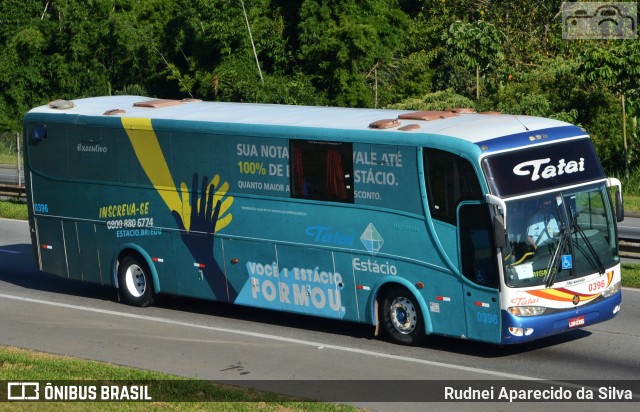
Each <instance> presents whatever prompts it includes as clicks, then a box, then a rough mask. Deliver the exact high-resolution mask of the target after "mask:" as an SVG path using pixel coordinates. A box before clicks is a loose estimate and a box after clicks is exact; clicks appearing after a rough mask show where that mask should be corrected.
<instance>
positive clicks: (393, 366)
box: [0, 220, 640, 412]
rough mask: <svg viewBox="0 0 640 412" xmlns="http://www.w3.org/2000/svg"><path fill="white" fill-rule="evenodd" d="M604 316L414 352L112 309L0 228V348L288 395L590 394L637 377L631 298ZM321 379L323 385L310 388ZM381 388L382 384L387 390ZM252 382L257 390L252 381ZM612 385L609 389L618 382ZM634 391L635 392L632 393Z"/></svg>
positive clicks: (228, 317)
mask: <svg viewBox="0 0 640 412" xmlns="http://www.w3.org/2000/svg"><path fill="white" fill-rule="evenodd" d="M623 295H624V297H623V310H622V312H621V313H620V315H619V316H617V317H616V318H615V319H614V320H612V321H609V322H606V323H603V324H598V325H594V326H591V327H587V328H585V329H582V330H576V331H574V332H571V333H568V334H564V335H561V336H556V337H552V338H547V339H543V340H541V341H538V342H534V343H529V344H525V345H521V346H515V347H498V346H493V345H485V344H480V343H474V342H469V341H463V340H457V339H450V338H444V337H433V338H432V339H430V340H429V341H428V342H427V343H426V344H424V345H423V346H421V347H404V346H399V345H395V344H392V343H389V342H386V341H384V340H381V339H379V338H375V337H374V336H373V329H372V328H371V327H368V326H362V325H358V324H351V323H343V322H336V321H331V320H323V319H315V318H309V317H304V316H297V315H287V314H282V313H276V312H267V311H259V310H255V309H250V308H242V307H233V306H229V305H223V304H215V303H211V302H203V301H199V300H193V299H179V298H171V299H166V300H165V301H164V302H162V303H161V304H159V305H157V306H154V307H150V308H143V309H141V308H134V307H130V306H126V305H123V304H120V303H118V302H117V298H116V293H115V291H114V290H112V289H110V288H106V287H102V286H98V285H86V284H82V283H79V282H76V281H69V280H66V279H63V278H59V277H56V276H52V275H48V274H45V273H42V272H39V271H37V270H36V269H35V265H34V263H33V259H32V255H31V249H30V245H29V238H28V226H27V224H26V223H25V222H18V221H11V220H0V314H1V316H0V344H1V345H12V346H17V347H23V348H29V349H35V350H39V351H45V352H50V353H56V354H64V355H69V356H74V357H81V358H86V359H94V360H99V361H106V362H111V363H115V364H122V365H127V366H132V367H136V368H142V369H149V370H159V371H163V372H167V373H171V374H175V375H180V376H188V377H197V378H200V379H206V380H234V381H235V380H242V381H246V382H247V384H250V385H252V386H260V385H259V383H260V382H262V383H265V385H266V383H270V385H272V386H268V387H270V388H273V384H274V381H275V385H276V386H279V387H281V388H282V391H280V392H282V393H288V389H287V388H288V387H289V386H295V385H291V382H301V381H309V382H306V384H308V385H311V386H314V387H315V388H316V389H317V392H318V393H321V392H323V391H327V390H329V389H328V387H329V386H328V384H327V382H331V380H344V379H346V380H354V381H356V382H360V381H361V380H363V379H364V380H370V381H373V382H372V383H371V385H369V383H370V382H367V386H369V387H374V388H378V387H379V388H380V391H381V392H384V391H389V390H390V388H392V385H393V382H394V381H395V382H398V386H401V385H402V381H403V380H406V379H422V380H430V379H434V380H449V379H451V380H469V381H475V380H499V381H502V382H510V381H514V380H517V379H526V378H535V379H548V380H553V381H556V382H559V384H561V383H562V382H566V381H572V380H597V381H596V382H595V386H597V387H599V386H604V385H607V386H609V385H613V386H615V385H616V384H617V383H616V381H620V380H634V381H635V383H636V384H637V383H638V380H639V379H640V359H639V356H638V354H640V329H639V327H638V326H639V321H638V319H640V292H639V291H636V290H630V289H625V290H624V291H623ZM323 380H324V381H325V383H323V382H322V381H323ZM390 382H391V384H390ZM256 383H258V384H257V385H256ZM618 383H619V382H618ZM636 386H637V385H636ZM634 393H635V399H634V401H635V402H634V403H615V404H612V403H603V402H599V403H598V402H596V403H593V402H587V403H584V402H583V403H578V402H574V403H542V404H533V403H526V404H523V403H519V404H509V403H457V404H455V405H454V404H451V403H432V404H429V405H424V404H420V403H400V402H399V401H400V400H402V399H398V395H397V394H396V395H394V396H391V398H392V399H393V402H387V403H380V402H378V403H367V402H365V401H366V400H367V399H363V398H362V397H358V396H355V395H354V398H353V399H346V401H350V402H351V403H356V404H358V405H360V406H365V407H367V408H370V409H373V410H381V411H394V412H399V411H405V410H406V411H413V410H416V411H418V410H425V408H426V407H428V409H429V410H461V411H475V410H480V411H483V410H486V411H499V410H516V409H517V410H521V409H524V410H527V411H530V410H540V411H549V410H558V409H562V410H567V411H589V410H594V411H596V410H598V411H600V410H602V409H603V408H611V407H615V408H616V409H618V410H621V411H623V410H630V411H631V410H634V411H635V410H637V407H638V401H640V392H634Z"/></svg>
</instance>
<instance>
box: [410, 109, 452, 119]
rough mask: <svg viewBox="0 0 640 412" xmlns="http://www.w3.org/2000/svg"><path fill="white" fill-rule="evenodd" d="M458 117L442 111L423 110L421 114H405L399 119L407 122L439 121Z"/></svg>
mask: <svg viewBox="0 0 640 412" xmlns="http://www.w3.org/2000/svg"><path fill="white" fill-rule="evenodd" d="M453 116H456V114H455V113H452V112H447V111H442V110H423V111H419V112H412V113H405V114H401V115H400V116H398V118H399V119H406V120H427V121H428V120H438V119H444V118H446V117H453Z"/></svg>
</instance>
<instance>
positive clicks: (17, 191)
mask: <svg viewBox="0 0 640 412" xmlns="http://www.w3.org/2000/svg"><path fill="white" fill-rule="evenodd" d="M0 196H12V197H20V198H26V197H27V191H26V190H25V187H24V186H19V185H10V184H6V183H0Z"/></svg>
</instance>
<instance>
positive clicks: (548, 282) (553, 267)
mask: <svg viewBox="0 0 640 412" xmlns="http://www.w3.org/2000/svg"><path fill="white" fill-rule="evenodd" d="M566 242H567V229H566V228H565V226H564V225H562V226H561V227H560V240H559V241H558V244H557V245H556V247H555V249H554V250H553V254H552V255H551V259H550V260H549V266H547V274H546V276H545V277H544V284H545V286H546V287H547V288H550V287H551V286H553V284H554V283H555V281H556V276H557V275H558V272H559V269H560V267H559V266H560V256H561V254H562V250H563V249H564V245H565V243H566Z"/></svg>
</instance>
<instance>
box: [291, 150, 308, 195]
mask: <svg viewBox="0 0 640 412" xmlns="http://www.w3.org/2000/svg"><path fill="white" fill-rule="evenodd" d="M293 176H294V182H293V184H294V188H293V192H294V194H295V195H296V196H307V195H308V193H306V190H305V187H304V169H303V167H302V150H300V149H293Z"/></svg>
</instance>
